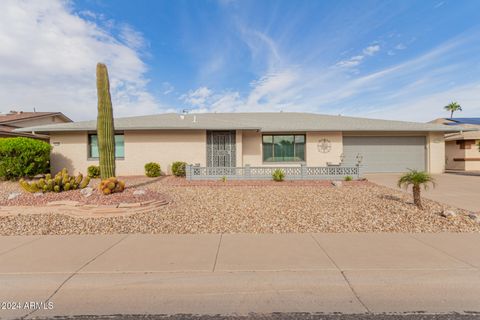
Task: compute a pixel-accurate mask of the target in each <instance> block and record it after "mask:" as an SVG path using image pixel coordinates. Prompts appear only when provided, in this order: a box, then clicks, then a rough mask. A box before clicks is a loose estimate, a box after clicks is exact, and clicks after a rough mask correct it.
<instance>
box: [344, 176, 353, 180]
mask: <svg viewBox="0 0 480 320" xmlns="http://www.w3.org/2000/svg"><path fill="white" fill-rule="evenodd" d="M352 180H353V177H352V176H346V177H345V181H352Z"/></svg>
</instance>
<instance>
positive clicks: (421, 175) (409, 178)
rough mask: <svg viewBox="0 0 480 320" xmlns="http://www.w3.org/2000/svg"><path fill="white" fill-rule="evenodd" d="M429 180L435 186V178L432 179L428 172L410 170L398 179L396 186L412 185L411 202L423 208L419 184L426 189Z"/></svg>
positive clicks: (406, 187) (406, 186)
mask: <svg viewBox="0 0 480 320" xmlns="http://www.w3.org/2000/svg"><path fill="white" fill-rule="evenodd" d="M429 182H430V183H431V184H432V185H433V186H434V187H435V179H433V177H432V176H431V175H430V174H429V173H427V172H425V171H417V170H410V172H407V173H405V174H404V175H403V176H401V177H400V179H399V180H398V186H399V187H405V189H408V187H409V186H410V185H411V186H413V203H414V204H415V205H416V206H417V207H418V208H419V209H421V210H423V206H422V198H421V197H420V186H422V185H423V187H424V189H425V190H426V189H427V187H428V183H429Z"/></svg>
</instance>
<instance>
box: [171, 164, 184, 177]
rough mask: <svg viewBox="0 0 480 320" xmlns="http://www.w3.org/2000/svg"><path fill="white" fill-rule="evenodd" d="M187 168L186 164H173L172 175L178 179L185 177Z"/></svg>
mask: <svg viewBox="0 0 480 320" xmlns="http://www.w3.org/2000/svg"><path fill="white" fill-rule="evenodd" d="M186 166H187V163H186V162H183V161H176V162H174V163H172V173H173V175H174V176H177V177H185V167H186Z"/></svg>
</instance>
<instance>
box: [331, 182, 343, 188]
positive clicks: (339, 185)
mask: <svg viewBox="0 0 480 320" xmlns="http://www.w3.org/2000/svg"><path fill="white" fill-rule="evenodd" d="M332 185H333V186H335V187H337V188H339V187H341V186H342V181H332Z"/></svg>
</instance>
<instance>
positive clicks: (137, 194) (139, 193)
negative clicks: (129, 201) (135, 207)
mask: <svg viewBox="0 0 480 320" xmlns="http://www.w3.org/2000/svg"><path fill="white" fill-rule="evenodd" d="M145 193H146V192H145V190H143V189H140V190H135V191H133V195H134V196H143V195H144V194H145Z"/></svg>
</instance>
